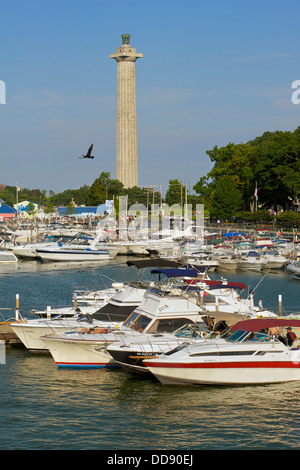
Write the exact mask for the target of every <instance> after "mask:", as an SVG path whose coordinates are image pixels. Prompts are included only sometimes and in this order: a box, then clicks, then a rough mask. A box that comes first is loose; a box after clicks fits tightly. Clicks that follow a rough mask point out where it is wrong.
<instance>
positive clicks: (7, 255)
mask: <svg viewBox="0 0 300 470" xmlns="http://www.w3.org/2000/svg"><path fill="white" fill-rule="evenodd" d="M4 243H5V240H4V239H0V263H17V262H18V258H17V257H16V256H15V255H14V253H12V252H11V251H9V250H7V249H5V248H3V245H4Z"/></svg>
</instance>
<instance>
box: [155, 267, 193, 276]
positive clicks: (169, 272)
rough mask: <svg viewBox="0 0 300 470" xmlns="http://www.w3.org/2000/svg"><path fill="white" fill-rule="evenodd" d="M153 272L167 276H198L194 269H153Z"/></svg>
mask: <svg viewBox="0 0 300 470" xmlns="http://www.w3.org/2000/svg"><path fill="white" fill-rule="evenodd" d="M151 274H164V275H165V276H167V277H198V272H197V271H195V270H194V269H152V271H151Z"/></svg>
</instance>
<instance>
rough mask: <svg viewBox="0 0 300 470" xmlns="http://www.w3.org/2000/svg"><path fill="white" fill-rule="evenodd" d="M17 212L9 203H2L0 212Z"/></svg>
mask: <svg viewBox="0 0 300 470" xmlns="http://www.w3.org/2000/svg"><path fill="white" fill-rule="evenodd" d="M16 212H17V211H16V209H14V208H13V207H10V206H8V205H7V204H2V206H0V214H15V213H16Z"/></svg>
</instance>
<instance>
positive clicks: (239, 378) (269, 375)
mask: <svg viewBox="0 0 300 470" xmlns="http://www.w3.org/2000/svg"><path fill="white" fill-rule="evenodd" d="M145 365H146V366H147V367H148V369H149V371H150V372H152V374H154V375H155V377H156V378H157V379H158V380H159V381H160V382H161V383H162V384H165V385H179V384H181V385H256V384H271V383H281V382H291V381H296V380H300V365H299V363H298V364H295V363H294V362H288V361H283V362H272V363H271V362H262V363H259V364H258V363H250V364H245V363H239V364H233V363H223V364H218V363H216V364H193V365H192V366H191V365H190V364H181V365H180V366H178V365H177V366H176V365H174V364H172V365H170V364H168V366H167V367H166V366H164V365H163V364H160V365H159V363H157V364H156V365H155V366H153V365H150V364H149V363H147V361H146V362H145Z"/></svg>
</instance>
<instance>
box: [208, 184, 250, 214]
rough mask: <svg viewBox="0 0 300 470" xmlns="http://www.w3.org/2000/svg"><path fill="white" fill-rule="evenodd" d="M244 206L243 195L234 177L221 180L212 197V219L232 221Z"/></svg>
mask: <svg viewBox="0 0 300 470" xmlns="http://www.w3.org/2000/svg"><path fill="white" fill-rule="evenodd" d="M241 206H242V195H241V192H240V191H239V189H238V187H237V184H236V182H235V180H234V178H233V177H232V176H226V175H225V176H223V177H222V178H219V179H218V181H217V183H216V186H215V189H214V191H213V193H212V196H211V205H210V214H211V217H220V218H222V219H226V220H228V219H230V218H231V217H232V216H233V215H234V214H235V212H236V211H238V210H240V209H241Z"/></svg>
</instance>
